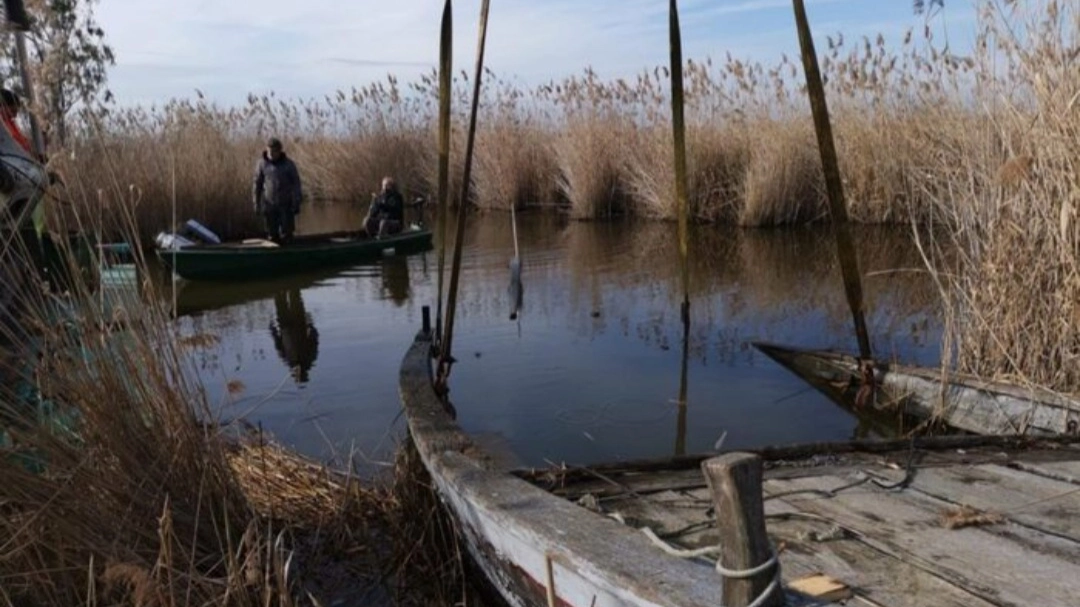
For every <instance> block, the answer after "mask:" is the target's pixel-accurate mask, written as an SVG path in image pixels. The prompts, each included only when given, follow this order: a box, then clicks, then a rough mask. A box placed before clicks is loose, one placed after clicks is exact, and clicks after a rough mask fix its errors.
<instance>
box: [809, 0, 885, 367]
mask: <svg viewBox="0 0 1080 607" xmlns="http://www.w3.org/2000/svg"><path fill="white" fill-rule="evenodd" d="M793 2H794V8H795V25H796V29H798V31H799V47H800V48H801V49H802V61H803V69H804V70H805V72H806V91H807V94H808V95H809V96H810V108H811V110H812V112H813V114H814V130H815V131H816V133H817V140H818V149H819V150H820V152H821V168H822V170H823V171H824V173H825V188H826V190H827V191H828V195H829V213H830V215H831V217H832V222H833V227H834V230H835V232H836V249H837V254H838V255H839V257H840V271H841V273H842V274H843V278H844V292H845V293H846V295H847V301H848V307H849V308H851V316H852V319H853V320H854V322H855V337H856V338H857V339H858V341H859V357H860V358H862V359H863V360H864V361H870V360H872V357H873V355H872V353H871V351H870V336H869V334H868V333H867V330H866V318H865V316H864V311H863V294H862V283H861V280H860V273H859V259H858V257H857V256H856V254H855V244H854V242H853V241H852V239H851V228H850V226H849V224H848V215H847V203H846V202H845V200H844V185H843V183H842V182H841V181H840V166H839V163H838V161H837V159H836V146H835V144H834V142H833V134H832V126H831V125H830V124H829V106H828V104H827V103H826V101H825V86H824V85H823V84H822V81H821V70H820V69H819V68H818V61H817V53H816V51H815V50H814V39H813V37H812V36H811V35H810V23H809V20H808V19H807V17H806V7H805V5H804V4H803V0H793Z"/></svg>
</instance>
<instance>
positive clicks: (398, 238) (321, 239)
mask: <svg viewBox="0 0 1080 607" xmlns="http://www.w3.org/2000/svg"><path fill="white" fill-rule="evenodd" d="M359 234H361V232H330V233H326V234H312V235H308V236H301V237H299V238H304V239H306V240H296V241H293V242H291V243H289V244H288V245H286V246H277V247H263V246H256V245H250V246H244V245H242V244H241V243H236V242H228V243H221V244H195V245H188V246H185V247H181V248H179V249H157V254H158V256H159V257H163V258H171V257H183V256H195V255H198V256H203V255H229V256H241V255H252V256H260V255H283V254H288V253H309V252H311V251H312V250H319V251H332V250H335V249H359V248H362V247H371V248H372V249H375V248H378V247H377V245H379V244H383V245H392V244H394V243H398V242H402V241H410V242H411V241H413V240H424V239H427V238H431V237H432V236H433V233H432V232H431V230H428V229H422V230H415V231H409V232H401V233H398V234H394V235H392V236H386V237H383V238H370V237H368V238H358V239H356V240H351V241H348V242H333V241H332V240H330V239H332V238H347V237H350V236H355V235H359Z"/></svg>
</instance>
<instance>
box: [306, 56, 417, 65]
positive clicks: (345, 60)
mask: <svg viewBox="0 0 1080 607" xmlns="http://www.w3.org/2000/svg"><path fill="white" fill-rule="evenodd" d="M326 60H327V61H330V62H332V63H342V64H345V65H358V66H363V67H399V66H400V67H434V65H435V64H434V63H428V62H426V61H382V60H379V59H351V58H348V57H327V58H326Z"/></svg>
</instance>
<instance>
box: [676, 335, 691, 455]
mask: <svg viewBox="0 0 1080 607" xmlns="http://www.w3.org/2000/svg"><path fill="white" fill-rule="evenodd" d="M686 327H689V325H686ZM689 357H690V340H689V335H685V334H684V335H683V345H682V366H681V367H680V368H679V405H678V406H679V413H678V417H677V418H676V420H675V455H686V406H687V403H686V391H687V390H686V389H687V381H686V379H687V377H686V371H687V369H686V365H687V362H688V359H689Z"/></svg>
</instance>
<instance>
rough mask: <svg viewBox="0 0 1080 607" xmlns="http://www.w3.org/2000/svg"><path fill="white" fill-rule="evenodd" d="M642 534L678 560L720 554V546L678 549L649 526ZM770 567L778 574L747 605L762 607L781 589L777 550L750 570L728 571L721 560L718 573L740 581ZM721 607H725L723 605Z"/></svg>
mask: <svg viewBox="0 0 1080 607" xmlns="http://www.w3.org/2000/svg"><path fill="white" fill-rule="evenodd" d="M608 516H610V517H611V518H613V519H615V520H616V521H619V522H620V523H622V524H624V525H625V524H626V519H625V518H623V516H622V515H621V514H619V513H618V512H612V513H611V514H609V515H608ZM641 532H642V533H643V534H645V537H647V538H649V540H650V541H651V542H652V543H653V544H654V545H655V546H656V547H657V548H660V549H661V550H663V551H664V552H666V553H668V554H670V555H671V556H675V557H678V558H688V559H689V558H700V557H703V556H706V555H709V554H713V553H718V552H720V546H703V547H701V548H691V549H684V548H676V547H674V546H672V545H671V544H669V543H667V542H665V541H664V540H662V539H660V537H659V536H658V535H656V532H655V531H653V530H652V528H651V527H649V526H648V525H646V526H644V527H641ZM770 567H776V573H775V574H773V579H772V581H771V582H769V585H768V586H766V587H765V589H764V590H762V591H761V594H759V595H758V596H757V598H755V599H754V600H753V601H751V602H750V604H749V605H747V607H760V606H761V605H763V604H764V603H765V601H766V600H767V599H768V598H769V597H771V596H772V594H773V593H774V592H776V591H777V590H778V589H779V588H780V584H781V578H780V557H779V555H777V553H776V550H775V549H774V550H772V551H771V553H770V555H769V558H768V559H766V560H765V562H764V563H761V564H760V565H758V566H756V567H752V568H750V569H728V568H727V567H724V566H723V565H721V564H720V559H717V560H716V572H717V573H719V574H720V576H721V577H725V578H734V579H738V580H745V579H748V578H752V577H754V576H755V575H759V574H761V573H764V572H766V571H768V570H769V568H770ZM721 607H723V606H722V605H721Z"/></svg>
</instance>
